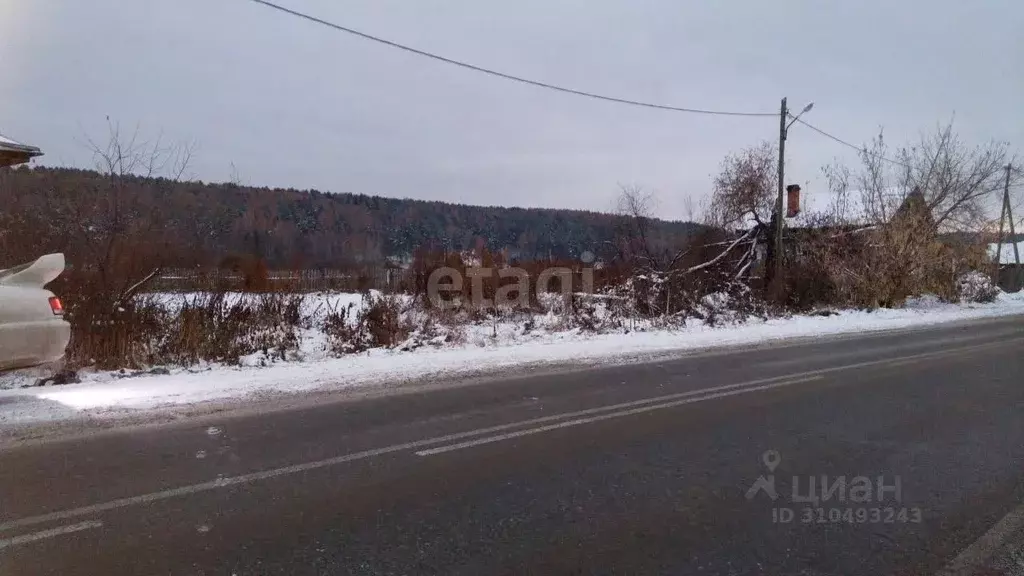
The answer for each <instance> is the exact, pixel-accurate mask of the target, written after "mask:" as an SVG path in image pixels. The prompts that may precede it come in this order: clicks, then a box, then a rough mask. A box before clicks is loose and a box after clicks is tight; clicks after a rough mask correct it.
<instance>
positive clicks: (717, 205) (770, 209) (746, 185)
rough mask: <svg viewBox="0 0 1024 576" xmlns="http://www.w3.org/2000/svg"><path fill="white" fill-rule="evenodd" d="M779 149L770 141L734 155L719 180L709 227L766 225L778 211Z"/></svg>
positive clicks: (708, 215) (720, 173)
mask: <svg viewBox="0 0 1024 576" xmlns="http://www.w3.org/2000/svg"><path fill="white" fill-rule="evenodd" d="M777 185H778V150H777V149H776V147H775V146H774V145H772V144H771V143H768V142H762V143H760V144H758V145H757V146H753V147H750V148H747V149H745V150H742V151H740V152H739V153H737V154H730V155H728V156H726V158H725V160H723V161H722V166H721V171H720V172H719V174H718V176H716V177H715V181H714V190H713V192H712V196H711V203H710V205H709V207H708V210H707V217H708V224H711V225H713V226H717V227H721V228H747V227H749V225H750V224H751V223H756V224H761V225H765V224H767V223H768V222H770V221H771V219H772V214H773V213H774V211H775V201H776V187H777Z"/></svg>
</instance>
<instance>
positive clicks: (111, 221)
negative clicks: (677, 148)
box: [0, 167, 702, 268]
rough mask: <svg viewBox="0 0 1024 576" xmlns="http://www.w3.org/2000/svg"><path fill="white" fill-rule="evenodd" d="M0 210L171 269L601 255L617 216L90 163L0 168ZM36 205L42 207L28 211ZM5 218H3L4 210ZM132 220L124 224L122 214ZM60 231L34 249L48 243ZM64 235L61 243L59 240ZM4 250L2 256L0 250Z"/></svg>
mask: <svg viewBox="0 0 1024 576" xmlns="http://www.w3.org/2000/svg"><path fill="white" fill-rule="evenodd" d="M0 176H2V177H0V212H3V211H5V210H14V211H18V210H21V211H31V212H35V213H37V214H39V215H42V214H47V215H49V214H53V216H52V217H51V218H49V220H50V221H51V222H52V223H53V224H54V226H58V227H59V226H64V227H73V226H74V227H79V226H80V227H84V229H85V230H90V229H96V230H100V229H108V228H109V227H111V226H120V227H121V229H123V230H124V233H126V234H131V235H137V236H138V240H139V241H140V242H148V241H150V240H151V239H154V238H158V237H159V238H161V240H160V241H161V242H163V245H165V246H166V251H165V253H166V254H173V255H174V260H176V262H175V263H176V264H181V265H194V264H207V265H211V264H216V263H218V262H220V261H222V260H223V259H224V258H226V257H228V256H231V255H239V254H244V255H249V256H256V257H259V258H262V259H264V260H265V261H266V264H267V265H268V266H269V267H272V268H283V267H296V266H299V267H304V268H337V267H344V266H350V265H357V264H364V263H371V262H380V261H383V260H385V259H387V258H389V257H395V258H403V257H409V256H411V255H412V254H414V253H415V252H416V251H417V250H422V249H427V250H434V251H466V250H476V249H481V248H486V249H487V250H490V251H502V250H507V253H508V255H509V257H511V258H515V259H524V260H537V259H545V258H548V257H552V258H558V259H564V258H576V257H579V255H580V254H581V253H583V252H584V251H591V252H594V253H596V254H598V255H602V256H604V257H609V256H610V253H609V250H610V249H611V246H612V244H613V241H614V240H615V238H616V234H617V231H618V230H620V229H621V227H622V226H623V225H624V222H625V220H624V218H623V217H621V216H617V215H613V214H604V213H598V212H587V211H578V210H552V209H539V208H503V207H484V206H469V205H465V204H452V203H447V202H428V201H423V200H410V199H397V198H384V197H379V196H366V195H362V194H350V193H327V192H320V191H317V190H309V191H301V190H295V189H281V188H274V189H270V188H255V187H249V186H239V185H236V184H231V183H222V184H207V183H203V182H179V181H172V180H166V179H161V178H146V177H139V176H128V177H123V178H120V177H119V178H116V179H112V178H111V177H110V176H109V175H105V174H101V173H99V172H95V171H90V170H77V169H66V168H46V167H39V168H31V169H29V168H22V169H14V170H7V171H5V173H4V174H2V175H0ZM37 211H41V212H37ZM5 216H6V217H8V218H10V217H11V216H12V214H10V213H8V214H6V215H5ZM126 219H127V220H131V222H130V223H129V224H126V223H125V221H126ZM701 229H702V226H700V225H697V224H693V223H687V222H669V221H661V220H656V221H652V223H651V227H650V232H649V234H650V237H651V240H652V244H653V245H655V246H658V245H660V246H664V247H668V246H678V245H679V244H680V243H681V242H682V241H683V240H684V239H685V238H686V237H688V236H690V235H692V234H694V233H696V232H698V231H699V230H701ZM62 236H63V235H62V234H61V231H60V230H56V231H50V232H48V233H42V232H41V231H40V237H39V239H38V241H33V242H32V244H33V245H34V246H35V248H34V249H36V250H45V249H49V246H48V245H53V247H54V248H59V247H60V245H61V242H62ZM64 240H67V239H66V238H65V239H64ZM8 256H9V255H8Z"/></svg>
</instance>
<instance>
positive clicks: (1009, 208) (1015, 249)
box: [1003, 164, 1020, 274]
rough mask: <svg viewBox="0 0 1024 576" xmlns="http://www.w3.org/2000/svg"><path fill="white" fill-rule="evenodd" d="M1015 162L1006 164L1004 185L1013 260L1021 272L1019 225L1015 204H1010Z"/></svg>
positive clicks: (1004, 200)
mask: <svg viewBox="0 0 1024 576" xmlns="http://www.w3.org/2000/svg"><path fill="white" fill-rule="evenodd" d="M1011 170H1013V164H1007V165H1006V185H1005V186H1003V202H1006V217H1007V218H1009V219H1010V241H1011V242H1012V243H1013V260H1014V262H1015V263H1016V264H1017V270H1016V273H1017V274H1019V273H1020V248H1018V247H1017V225H1016V224H1014V223H1013V205H1012V204H1010V171H1011Z"/></svg>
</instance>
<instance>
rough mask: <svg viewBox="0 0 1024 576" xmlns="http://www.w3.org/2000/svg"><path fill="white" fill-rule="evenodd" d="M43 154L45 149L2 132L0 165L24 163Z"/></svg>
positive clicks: (0, 136)
mask: <svg viewBox="0 0 1024 576" xmlns="http://www.w3.org/2000/svg"><path fill="white" fill-rule="evenodd" d="M42 155H43V151H42V150H40V149H39V148H37V147H35V146H29V145H28V144H22V143H21V142H18V141H17V140H12V139H10V138H8V137H6V136H4V135H3V134H0V166H14V165H16V164H24V163H25V162H28V161H29V160H31V159H32V158H35V157H36V156H42Z"/></svg>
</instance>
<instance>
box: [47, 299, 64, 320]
mask: <svg viewBox="0 0 1024 576" xmlns="http://www.w3.org/2000/svg"><path fill="white" fill-rule="evenodd" d="M50 310H53V313H54V315H55V316H63V315H64V304H61V301H60V298H57V297H56V296H50Z"/></svg>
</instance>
